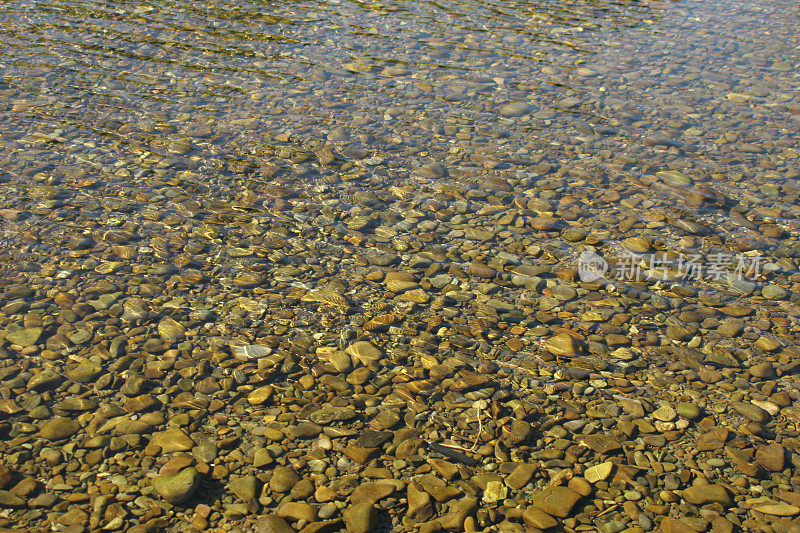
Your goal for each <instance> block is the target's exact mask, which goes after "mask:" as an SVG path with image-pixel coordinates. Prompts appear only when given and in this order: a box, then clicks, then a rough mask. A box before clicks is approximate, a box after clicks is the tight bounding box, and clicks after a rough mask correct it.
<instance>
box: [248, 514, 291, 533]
mask: <svg viewBox="0 0 800 533" xmlns="http://www.w3.org/2000/svg"><path fill="white" fill-rule="evenodd" d="M255 533H297V532H296V531H295V530H294V529H292V526H290V525H289V524H288V523H287V522H286V520H284V519H283V518H281V517H280V516H278V515H275V514H268V515H266V516H262V517H261V518H259V519H258V520H257V521H256V524H255Z"/></svg>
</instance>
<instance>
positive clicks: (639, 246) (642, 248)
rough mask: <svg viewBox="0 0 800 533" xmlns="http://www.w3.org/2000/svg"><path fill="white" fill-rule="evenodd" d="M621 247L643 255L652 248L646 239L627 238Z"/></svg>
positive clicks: (651, 244)
mask: <svg viewBox="0 0 800 533" xmlns="http://www.w3.org/2000/svg"><path fill="white" fill-rule="evenodd" d="M622 246H624V247H625V248H627V249H628V250H630V251H631V252H634V253H639V254H644V253H647V252H649V251H650V250H651V249H652V248H653V243H652V242H651V241H650V239H648V238H647V237H628V238H627V239H625V240H623V241H622Z"/></svg>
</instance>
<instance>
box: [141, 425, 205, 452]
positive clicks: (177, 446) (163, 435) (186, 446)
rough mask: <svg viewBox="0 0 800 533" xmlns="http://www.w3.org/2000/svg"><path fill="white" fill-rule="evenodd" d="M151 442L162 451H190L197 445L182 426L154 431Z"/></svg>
mask: <svg viewBox="0 0 800 533" xmlns="http://www.w3.org/2000/svg"><path fill="white" fill-rule="evenodd" d="M150 443H151V444H154V445H156V446H159V447H160V448H161V452H162V453H172V452H188V451H189V450H191V449H192V448H194V446H195V443H194V441H193V440H192V439H191V438H190V437H189V435H187V434H186V433H184V432H183V430H182V429H180V428H170V429H167V430H165V431H159V432H157V433H153V436H152V438H151V440H150Z"/></svg>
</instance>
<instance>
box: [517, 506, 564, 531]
mask: <svg viewBox="0 0 800 533" xmlns="http://www.w3.org/2000/svg"><path fill="white" fill-rule="evenodd" d="M522 520H523V521H524V522H525V525H527V526H531V527H535V528H539V529H550V528H551V527H556V526H557V525H558V520H556V519H555V518H553V517H552V516H550V515H549V514H547V513H545V512H544V511H542V510H541V509H539V508H538V507H528V508H527V509H525V511H524V512H523V513H522Z"/></svg>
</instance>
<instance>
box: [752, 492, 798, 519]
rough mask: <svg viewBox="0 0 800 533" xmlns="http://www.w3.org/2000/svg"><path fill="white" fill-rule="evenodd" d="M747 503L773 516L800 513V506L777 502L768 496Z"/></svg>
mask: <svg viewBox="0 0 800 533" xmlns="http://www.w3.org/2000/svg"><path fill="white" fill-rule="evenodd" d="M745 503H747V505H749V506H750V507H752V508H753V509H755V510H756V511H758V512H761V513H764V514H768V515H772V516H795V515H797V514H800V507H797V506H796V505H792V504H789V503H786V502H777V501H775V500H771V499H769V498H767V497H766V496H761V497H760V498H753V499H750V500H747V501H746V502H745Z"/></svg>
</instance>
